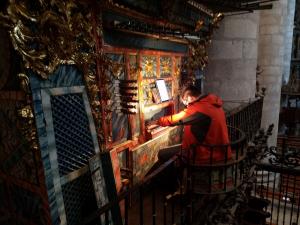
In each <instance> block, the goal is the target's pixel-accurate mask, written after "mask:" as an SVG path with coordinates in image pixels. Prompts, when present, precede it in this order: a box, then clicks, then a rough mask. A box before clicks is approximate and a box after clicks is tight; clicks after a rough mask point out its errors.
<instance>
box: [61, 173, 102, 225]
mask: <svg viewBox="0 0 300 225" xmlns="http://www.w3.org/2000/svg"><path fill="white" fill-rule="evenodd" d="M62 193H63V198H64V204H65V212H66V217H67V224H68V225H77V224H78V225H79V224H81V222H82V219H83V218H85V217H86V216H87V215H89V214H90V213H91V212H93V211H95V210H96V209H97V203H96V199H95V193H94V189H93V183H92V179H91V175H90V174H89V173H86V174H84V175H83V176H81V177H79V178H77V179H76V180H73V181H72V182H69V183H67V184H65V185H63V186H62ZM99 221H100V220H99ZM93 224H95V225H96V224H98V223H97V222H95V223H93Z"/></svg>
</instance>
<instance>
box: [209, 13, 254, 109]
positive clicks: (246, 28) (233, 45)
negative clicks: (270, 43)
mask: <svg viewBox="0 0 300 225" xmlns="http://www.w3.org/2000/svg"><path fill="white" fill-rule="evenodd" d="M258 22H259V13H257V12H255V13H250V14H244V15H239V16H228V17H225V19H224V20H223V21H222V23H221V26H220V28H219V29H218V30H216V31H215V33H214V36H213V38H214V39H213V41H212V44H211V47H210V49H209V55H208V56H209V64H208V66H207V68H206V69H205V71H204V75H205V80H204V91H205V92H212V93H216V94H218V95H219V96H221V97H222V98H223V100H224V101H225V103H226V102H227V104H225V109H228V110H229V109H231V108H233V107H236V106H238V105H237V104H236V103H235V104H233V103H232V102H240V101H249V99H250V98H254V96H255V90H256V66H257V45H258V40H257V38H258Z"/></svg>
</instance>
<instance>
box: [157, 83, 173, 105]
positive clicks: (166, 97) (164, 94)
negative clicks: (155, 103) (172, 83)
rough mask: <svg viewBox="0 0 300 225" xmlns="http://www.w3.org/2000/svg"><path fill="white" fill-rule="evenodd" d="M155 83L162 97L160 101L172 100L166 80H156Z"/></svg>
mask: <svg viewBox="0 0 300 225" xmlns="http://www.w3.org/2000/svg"><path fill="white" fill-rule="evenodd" d="M155 82H156V87H157V89H158V93H159V95H160V100H161V101H162V102H165V101H168V100H170V97H169V94H168V90H167V86H166V83H165V80H163V79H159V80H156V81H155Z"/></svg>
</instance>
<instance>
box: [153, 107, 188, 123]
mask: <svg viewBox="0 0 300 225" xmlns="http://www.w3.org/2000/svg"><path fill="white" fill-rule="evenodd" d="M189 115H190V114H189V113H188V111H187V109H184V110H182V111H180V112H179V113H177V114H174V115H170V116H164V117H161V118H160V119H159V120H158V125H160V126H176V125H181V124H183V120H184V119H185V118H187V117H188V116H189Z"/></svg>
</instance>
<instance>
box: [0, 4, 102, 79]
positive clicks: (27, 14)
mask: <svg viewBox="0 0 300 225" xmlns="http://www.w3.org/2000/svg"><path fill="white" fill-rule="evenodd" d="M91 3H93V7H100V6H99V4H100V3H99V1H76V0H67V1H59V0H51V1H44V0H18V1H17V0H10V1H9V6H8V9H7V14H6V15H4V14H1V17H0V20H1V24H3V25H5V26H6V27H8V28H9V32H10V36H11V40H12V43H13V46H14V48H15V49H16V50H17V51H18V52H19V53H20V54H21V55H22V57H23V60H24V62H25V66H26V67H27V68H30V69H32V70H33V71H35V72H36V73H37V74H39V75H40V76H41V77H42V78H45V79H46V78H47V77H48V76H49V74H51V73H53V72H54V70H55V69H56V67H57V66H58V65H59V64H66V63H75V64H76V65H77V66H79V67H80V66H83V65H84V64H89V63H91V61H93V60H95V57H96V55H95V53H93V52H94V48H95V42H94V38H93V35H92V26H91V25H90V24H91V23H90V19H91V14H90V11H91V10H90V7H91V6H90V4H91Z"/></svg>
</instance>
